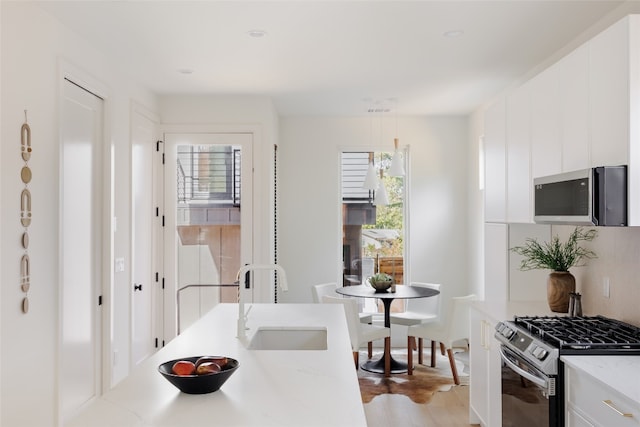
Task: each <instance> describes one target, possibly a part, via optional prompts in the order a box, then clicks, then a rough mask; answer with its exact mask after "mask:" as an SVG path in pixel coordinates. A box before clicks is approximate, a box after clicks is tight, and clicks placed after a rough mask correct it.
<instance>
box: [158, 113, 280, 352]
mask: <svg viewBox="0 0 640 427" xmlns="http://www.w3.org/2000/svg"><path fill="white" fill-rule="evenodd" d="M160 134H161V135H163V141H164V144H163V145H164V146H165V150H166V145H167V144H166V135H167V134H248V135H250V136H251V169H252V173H251V184H252V197H251V199H250V214H251V218H252V220H251V223H252V230H251V232H252V238H251V240H252V244H251V247H250V248H243V249H242V250H241V263H242V264H248V263H252V262H272V258H273V253H272V252H270V251H269V247H268V245H265V244H264V243H263V238H262V235H263V234H264V233H262V232H261V231H262V230H265V229H266V230H269V229H270V228H268V227H267V228H263V227H264V221H261V222H259V221H258V219H259V218H264V217H266V216H267V215H266V213H268V209H267V210H265V206H269V203H270V202H272V200H273V197H271V195H270V194H271V193H270V192H267V195H266V196H265V195H264V194H263V193H265V192H264V190H263V189H262V186H261V187H257V186H256V181H257V180H256V176H263V174H262V167H261V163H262V162H261V158H262V150H261V140H262V129H261V127H259V126H255V125H215V124H209V125H161V126H160ZM165 166H166V164H165ZM272 174H273V172H272V171H271V172H270V175H272ZM263 181H268V180H263ZM164 182H165V179H164V176H163V179H162V180H157V181H155V183H160V184H162V185H164ZM269 182H272V180H271V181H269ZM171 191H172V190H171V189H164V192H163V193H164V194H163V195H164V199H165V203H164V204H163V205H161V206H159V209H160V212H162V213H161V215H163V216H165V218H166V214H167V212H168V203H167V202H166V199H167V198H168V197H173V193H171ZM154 192H156V191H155V190H154ZM157 193H162V192H160V191H158V192H157ZM263 214H264V215H263ZM270 218H271V224H272V223H273V221H272V216H270ZM266 221H267V223H268V221H269V218H266ZM172 227H173V228H175V215H174V218H173V222H172V221H168V220H167V221H165V226H164V231H165V239H164V242H163V244H164V250H163V257H164V260H165V261H168V260H171V259H173V260H174V261H175V259H176V256H175V255H172V253H171V251H175V248H174V246H175V245H173V244H172V242H174V240H172V239H167V238H166V232H168V230H171V229H172ZM272 234H273V231H271V232H270V235H272ZM268 241H273V239H268ZM174 264H175V263H174V262H170V263H168V262H165V263H164V264H163V267H164V274H163V277H164V280H165V293H164V343H167V342H169V341H170V340H171V339H173V338H174V337H176V336H177V317H176V316H177V307H176V291H177V286H176V283H175V280H173V279H172V280H169V278H170V277H175V275H176V266H175V265H174ZM260 291H262V289H260V290H257V292H256V293H254V294H253V295H251V297H252V299H253V300H254V301H265V296H264V295H263V294H262V293H261V292H260ZM267 295H268V290H267Z"/></svg>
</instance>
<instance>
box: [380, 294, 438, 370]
mask: <svg viewBox="0 0 640 427" xmlns="http://www.w3.org/2000/svg"><path fill="white" fill-rule="evenodd" d="M411 286H417V287H422V288H429V289H434V290H436V291H440V284H438V283H423V282H411ZM439 315H440V295H439V294H438V295H435V296H432V297H429V298H409V299H407V302H406V305H405V311H404V312H402V313H391V314H390V315H389V320H390V322H391V324H396V325H404V326H413V325H420V324H424V323H430V322H435V321H437V320H438V316H439ZM412 346H413V347H414V348H415V347H416V343H415V342H414V343H413V345H412ZM417 348H418V363H422V358H423V339H422V338H418V344H417Z"/></svg>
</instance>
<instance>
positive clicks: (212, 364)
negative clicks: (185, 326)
mask: <svg viewBox="0 0 640 427" xmlns="http://www.w3.org/2000/svg"><path fill="white" fill-rule="evenodd" d="M239 366H240V364H239V363H238V361H237V360H236V359H232V358H230V357H225V356H194V357H183V358H180V359H175V360H169V361H167V362H164V363H162V364H161V365H160V366H158V371H159V372H160V374H162V376H163V377H164V378H165V379H166V380H167V381H169V382H170V383H171V384H173V385H174V386H175V387H177V388H178V389H179V390H180V391H181V392H183V393H187V394H204V393H211V392H214V391H216V390H218V389H219V388H220V387H222V385H223V384H224V383H225V382H226V381H227V380H228V379H229V377H230V376H231V375H232V374H233V373H234V372H235V371H236V370H237V369H238V367H239Z"/></svg>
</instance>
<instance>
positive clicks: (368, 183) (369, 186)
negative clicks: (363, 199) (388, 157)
mask: <svg viewBox="0 0 640 427" xmlns="http://www.w3.org/2000/svg"><path fill="white" fill-rule="evenodd" d="M362 188H364V189H365V190H369V191H375V190H377V189H378V176H377V174H376V168H375V166H374V164H373V153H369V168H368V169H367V175H366V176H365V177H364V182H363V183H362Z"/></svg>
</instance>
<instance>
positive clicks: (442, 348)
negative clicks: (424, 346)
mask: <svg viewBox="0 0 640 427" xmlns="http://www.w3.org/2000/svg"><path fill="white" fill-rule="evenodd" d="M440 354H441V355H443V356H445V348H444V344H442V343H440Z"/></svg>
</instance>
